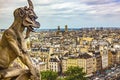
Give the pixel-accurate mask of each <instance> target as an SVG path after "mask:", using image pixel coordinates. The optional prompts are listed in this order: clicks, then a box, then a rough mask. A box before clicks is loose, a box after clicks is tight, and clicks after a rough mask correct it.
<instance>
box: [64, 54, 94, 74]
mask: <svg viewBox="0 0 120 80" xmlns="http://www.w3.org/2000/svg"><path fill="white" fill-rule="evenodd" d="M71 66H74V67H75V66H79V67H81V68H83V71H84V72H85V73H86V74H87V75H90V74H92V72H93V58H92V56H90V55H89V54H87V53H84V54H80V55H78V56H72V57H69V58H66V59H63V60H62V71H63V72H65V71H66V70H67V69H68V67H71Z"/></svg>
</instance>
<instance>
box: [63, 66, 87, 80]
mask: <svg viewBox="0 0 120 80" xmlns="http://www.w3.org/2000/svg"><path fill="white" fill-rule="evenodd" d="M65 73H66V79H65V80H87V78H86V77H85V75H86V74H85V73H84V72H83V68H80V67H69V68H68V70H67V71H66V72H65Z"/></svg>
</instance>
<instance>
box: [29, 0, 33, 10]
mask: <svg viewBox="0 0 120 80" xmlns="http://www.w3.org/2000/svg"><path fill="white" fill-rule="evenodd" d="M28 4H29V9H34V7H33V3H32V1H31V0H28Z"/></svg>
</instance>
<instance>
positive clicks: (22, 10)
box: [19, 8, 25, 17]
mask: <svg viewBox="0 0 120 80" xmlns="http://www.w3.org/2000/svg"><path fill="white" fill-rule="evenodd" d="M19 15H20V17H23V16H24V15H25V10H24V9H21V8H19Z"/></svg>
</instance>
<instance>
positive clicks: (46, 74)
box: [41, 71, 58, 80]
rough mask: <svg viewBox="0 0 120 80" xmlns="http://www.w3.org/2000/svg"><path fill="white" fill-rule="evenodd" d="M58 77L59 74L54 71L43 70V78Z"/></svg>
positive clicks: (50, 79) (52, 79) (45, 79)
mask: <svg viewBox="0 0 120 80" xmlns="http://www.w3.org/2000/svg"><path fill="white" fill-rule="evenodd" d="M57 77H58V74H57V73H56V72H53V71H43V72H41V78H42V80H56V79H57Z"/></svg>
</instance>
